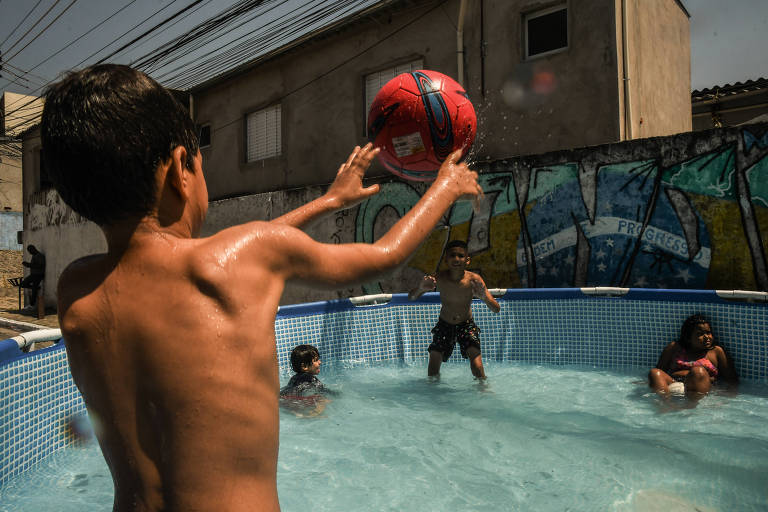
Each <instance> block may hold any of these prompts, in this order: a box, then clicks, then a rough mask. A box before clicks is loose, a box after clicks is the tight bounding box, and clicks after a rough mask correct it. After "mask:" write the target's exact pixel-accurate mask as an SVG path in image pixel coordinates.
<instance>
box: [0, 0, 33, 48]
mask: <svg viewBox="0 0 768 512" xmlns="http://www.w3.org/2000/svg"><path fill="white" fill-rule="evenodd" d="M42 1H43V0H37V3H36V4H35V6H34V7H33V8H32V9H30V10H29V12H28V13H27V15H26V16H24V19H22V20H21V21H20V22H19V23H18V25H16V26H15V27H14V28H13V30H11V33H10V34H8V35H7V36H6V37H5V39H3V42H2V43H0V46H3V45H4V44H5V42H6V41H8V39H10V38H11V36H12V35H13V33H14V32H16V30H18V28H19V27H20V26H22V25H23V24H24V22H25V21H27V18H29V15H30V14H32V13H33V12H35V9H37V6H38V5H40V3H41V2H42ZM38 23H39V21H38ZM32 28H35V27H32ZM30 30H32V29H30ZM27 33H29V32H27ZM24 35H26V34H24ZM21 39H24V36H22V37H21ZM21 39H19V41H21ZM19 41H16V43H15V44H14V46H16V45H17V44H19ZM11 48H13V46H12V47H11Z"/></svg>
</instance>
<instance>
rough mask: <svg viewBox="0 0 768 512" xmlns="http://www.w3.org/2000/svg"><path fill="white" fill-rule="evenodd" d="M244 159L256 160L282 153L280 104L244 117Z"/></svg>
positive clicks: (248, 160)
mask: <svg viewBox="0 0 768 512" xmlns="http://www.w3.org/2000/svg"><path fill="white" fill-rule="evenodd" d="M245 133H246V151H245V161H246V162H249V163H250V162H256V161H259V160H265V159H267V158H273V157H276V156H280V155H281V154H282V147H281V144H282V140H281V139H282V137H281V122H280V104H277V105H272V106H271V107H267V108H264V109H261V110H257V111H256V112H251V113H250V114H248V115H247V116H246V117H245Z"/></svg>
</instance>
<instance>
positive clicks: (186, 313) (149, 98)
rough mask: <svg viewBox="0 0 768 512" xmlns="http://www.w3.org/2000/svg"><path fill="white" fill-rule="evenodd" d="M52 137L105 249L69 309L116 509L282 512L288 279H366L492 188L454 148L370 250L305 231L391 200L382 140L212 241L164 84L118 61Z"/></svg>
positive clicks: (87, 87) (100, 68)
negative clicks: (370, 175) (280, 350)
mask: <svg viewBox="0 0 768 512" xmlns="http://www.w3.org/2000/svg"><path fill="white" fill-rule="evenodd" d="M41 138H42V147H43V154H44V158H45V163H46V167H47V170H48V173H49V175H50V177H51V179H52V181H53V183H54V186H55V187H56V189H57V190H58V192H59V194H60V195H61V197H62V199H63V200H64V201H65V202H66V203H67V204H68V205H69V206H70V207H72V209H73V210H75V211H76V212H78V213H79V214H81V215H83V216H84V217H86V218H88V219H90V220H92V221H94V222H95V223H96V224H98V225H99V227H100V228H101V230H102V231H103V233H104V236H105V238H106V242H107V248H108V249H107V252H106V253H105V254H97V255H92V256H87V257H85V258H81V259H79V260H77V261H75V262H73V263H72V264H70V265H69V266H68V267H67V268H66V269H65V270H64V272H63V273H62V275H61V277H60V279H59V285H58V301H59V303H58V311H59V322H60V326H61V330H62V333H63V336H64V338H65V339H66V349H67V354H68V358H69V363H70V371H71V373H72V376H73V378H74V381H75V383H76V384H77V386H78V388H79V390H80V392H81V393H82V396H83V398H84V400H85V403H86V405H87V407H88V410H89V411H90V413H91V416H92V419H93V420H94V423H95V424H97V425H98V426H99V427H98V428H97V429H96V435H97V438H98V441H99V444H100V446H101V449H102V452H103V454H104V457H105V459H106V462H107V464H108V466H109V468H110V471H111V473H112V477H113V481H114V484H115V485H114V487H115V498H114V510H120V511H129V510H142V511H157V510H164V511H168V512H173V511H188V510H226V511H227V512H238V511H252V510H261V511H267V510H273V511H276V510H279V503H278V496H277V485H276V469H277V453H278V425H279V411H278V401H279V398H278V391H279V375H278V368H277V364H276V361H277V355H276V346H275V330H274V321H275V313H276V312H277V308H278V303H279V300H280V296H281V294H282V291H283V287H284V285H285V283H286V281H289V280H291V281H298V282H304V283H308V284H310V285H313V286H316V287H324V288H327V289H336V288H340V287H347V286H350V285H354V284H358V283H363V282H368V281H370V280H371V279H374V278H375V277H376V276H379V275H382V274H383V273H385V272H387V271H389V270H390V269H393V268H394V267H396V266H397V265H399V264H401V263H403V262H404V261H405V259H406V258H407V257H408V256H409V255H410V254H411V253H412V252H413V251H414V250H415V249H416V248H417V247H418V245H419V244H420V243H421V242H422V241H423V240H424V238H425V237H426V236H427V235H428V234H429V233H430V232H431V231H432V229H433V228H434V227H435V225H436V224H437V222H438V220H440V218H441V216H442V215H443V214H444V213H445V212H446V210H447V209H448V208H449V207H450V206H451V204H453V202H454V201H456V200H457V199H459V198H462V197H466V198H472V197H474V196H476V195H477V194H479V193H480V192H481V190H480V186H479V185H478V184H477V174H476V173H474V172H472V171H471V170H470V169H469V168H468V167H467V166H466V165H465V164H460V163H457V161H458V159H459V156H460V152H459V151H456V152H454V153H453V154H451V155H450V156H449V157H448V158H447V159H446V161H445V162H444V163H443V165H442V166H441V167H440V170H439V172H438V176H437V179H436V180H435V181H434V183H433V184H432V186H431V187H430V188H429V189H428V190H427V191H426V192H425V193H424V195H423V196H422V198H421V200H420V201H419V202H418V203H417V204H416V205H415V206H414V207H413V209H411V210H410V211H409V212H408V213H406V214H405V215H404V216H403V217H402V219H400V221H399V222H397V223H396V224H395V225H394V226H392V228H391V229H390V230H389V231H388V232H387V233H386V234H385V235H384V236H383V237H382V238H380V239H379V240H378V241H377V242H376V243H374V244H339V245H336V244H323V243H320V242H317V241H315V240H313V239H312V238H310V237H309V236H307V235H306V234H305V233H303V232H302V231H300V230H299V229H297V228H300V227H302V226H305V225H306V224H307V223H309V222H310V221H312V220H314V219H317V218H319V217H320V216H322V215H324V214H329V213H332V212H335V211H338V210H340V209H342V208H348V207H350V206H353V205H355V204H358V203H359V202H360V201H362V200H364V199H365V198H367V197H369V196H371V195H372V194H375V193H376V192H377V191H378V186H376V185H374V186H372V187H363V185H362V178H363V175H364V173H365V170H366V169H367V168H368V167H369V165H370V163H371V160H372V159H373V158H374V157H375V156H376V154H377V151H378V150H377V149H374V148H373V147H372V146H371V145H370V144H368V145H366V146H365V147H363V148H359V147H357V148H355V149H354V151H352V153H351V154H350V156H349V158H348V159H347V161H346V162H345V163H344V164H342V165H341V166H340V168H339V170H338V173H337V175H336V178H335V179H334V182H333V183H332V184H331V186H330V188H329V189H328V191H327V192H326V193H325V194H324V195H323V196H321V197H319V198H318V199H316V200H314V201H311V202H309V203H307V204H306V205H304V206H302V207H300V208H298V209H296V210H293V211H292V212H289V213H287V214H285V215H283V216H281V217H279V218H276V219H274V220H273V221H271V222H249V223H246V224H242V225H238V226H234V227H231V228H228V229H225V230H222V231H220V232H219V233H216V234H215V235H213V236H210V237H207V238H198V233H199V231H200V228H201V226H202V224H203V221H204V219H205V216H206V212H207V209H208V192H207V188H206V182H205V178H204V176H203V169H202V157H201V155H200V152H199V150H198V140H197V135H196V130H195V126H194V123H193V122H192V119H191V118H190V117H189V113H188V112H187V110H186V109H185V108H184V107H183V106H182V105H181V104H179V103H178V102H177V101H176V100H175V99H174V97H173V96H172V95H171V94H170V93H169V91H168V90H166V89H165V88H163V87H162V86H161V85H159V84H158V83H157V82H155V81H154V80H152V79H151V78H149V77H148V76H147V75H145V74H144V73H142V72H140V71H137V70H134V69H132V68H130V67H127V66H120V65H112V64H105V65H97V66H93V67H89V68H86V69H84V70H81V71H78V72H73V73H69V74H67V75H66V76H65V77H64V78H63V79H62V80H61V81H60V82H58V83H56V84H54V85H53V86H51V87H50V88H49V89H48V91H47V92H46V96H45V107H44V110H43V115H42V121H41ZM254 290H258V293H254Z"/></svg>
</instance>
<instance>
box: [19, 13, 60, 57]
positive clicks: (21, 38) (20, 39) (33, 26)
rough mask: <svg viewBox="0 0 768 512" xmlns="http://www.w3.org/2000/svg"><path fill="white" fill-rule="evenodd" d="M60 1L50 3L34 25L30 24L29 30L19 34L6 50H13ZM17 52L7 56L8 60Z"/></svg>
mask: <svg viewBox="0 0 768 512" xmlns="http://www.w3.org/2000/svg"><path fill="white" fill-rule="evenodd" d="M60 1H61V0H56V1H55V2H54V3H53V5H52V6H50V7H49V8H48V10H47V11H45V14H43V15H42V16H40V18H39V19H38V20H37V21H36V22H35V24H34V25H32V26H31V27H29V30H27V31H26V32H24V35H23V36H21V37H20V38H19V39H18V40H16V42H15V43H13V44H12V45H11V47H10V48H8V49H7V50H6V52H9V51H11V50H13V49H14V48H15V47H16V45H17V44H19V43H20V42H22V41H23V40H24V38H25V37H27V34H29V33H30V32H32V29H34V28H35V27H36V26H37V24H38V23H40V22H41V21H43V19H44V18H45V17H46V16H48V13H49V12H51V10H52V9H53V8H54V7H56V6H57V5H58V3H59V2H60ZM22 49H23V48H22ZM18 54H19V52H16V53H14V54H13V56H11V57H8V60H10V59H12V58H13V57H15V56H16V55H18Z"/></svg>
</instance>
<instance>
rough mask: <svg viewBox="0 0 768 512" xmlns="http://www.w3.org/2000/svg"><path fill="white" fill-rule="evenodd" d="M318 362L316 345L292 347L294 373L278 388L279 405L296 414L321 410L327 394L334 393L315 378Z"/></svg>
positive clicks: (323, 407) (303, 414)
mask: <svg viewBox="0 0 768 512" xmlns="http://www.w3.org/2000/svg"><path fill="white" fill-rule="evenodd" d="M320 364H321V361H320V352H318V350H317V348H316V347H314V346H312V345H298V346H296V347H294V348H293V350H292V351H291V368H292V369H293V371H294V372H295V373H294V375H293V376H292V377H291V380H289V381H288V384H286V385H285V386H284V387H283V388H282V389H281V390H280V405H282V406H283V407H284V408H286V409H288V410H289V411H291V412H293V413H294V414H296V415H297V416H317V415H318V414H321V413H322V412H323V410H324V409H325V406H326V404H327V403H328V402H329V400H328V398H327V396H328V395H335V394H336V393H335V392H334V391H331V390H329V389H328V388H326V387H325V386H324V385H323V383H322V382H320V379H318V378H317V374H318V373H320Z"/></svg>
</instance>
